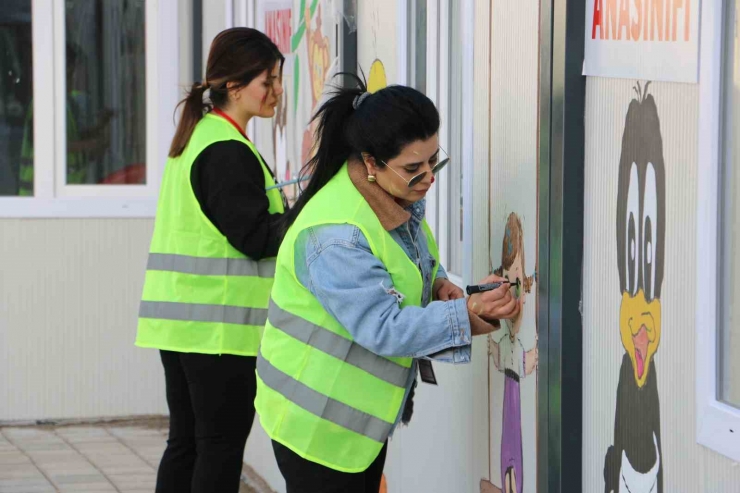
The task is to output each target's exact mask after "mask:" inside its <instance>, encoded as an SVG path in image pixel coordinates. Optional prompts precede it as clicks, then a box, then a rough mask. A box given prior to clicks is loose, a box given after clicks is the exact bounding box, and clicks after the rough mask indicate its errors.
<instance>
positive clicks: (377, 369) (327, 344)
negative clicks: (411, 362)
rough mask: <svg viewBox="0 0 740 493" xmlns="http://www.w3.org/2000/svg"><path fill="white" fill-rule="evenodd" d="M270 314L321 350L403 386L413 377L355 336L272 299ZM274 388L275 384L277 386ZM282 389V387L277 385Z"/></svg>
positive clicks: (274, 322)
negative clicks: (315, 321)
mask: <svg viewBox="0 0 740 493" xmlns="http://www.w3.org/2000/svg"><path fill="white" fill-rule="evenodd" d="M268 318H269V319H270V324H272V326H273V327H274V328H276V329H277V330H280V331H282V332H285V333H286V334H288V335H289V336H291V337H293V338H294V339H298V340H299V341H301V342H302V343H304V344H306V345H308V346H311V347H314V348H316V349H318V350H319V351H322V352H324V353H326V354H329V355H331V356H334V357H335V358H337V359H340V360H342V361H344V362H345V363H347V364H348V365H352V366H356V367H357V368H359V369H361V370H365V371H366V372H368V373H369V374H371V375H373V376H374V377H377V378H379V379H381V380H383V381H385V382H388V383H389V384H391V385H395V386H396V387H403V386H405V385H406V382H407V381H408V378H409V369H408V368H406V367H404V366H402V365H399V364H398V363H396V362H394V361H391V360H389V359H385V358H382V357H378V355H377V354H375V353H373V352H372V351H370V350H368V349H365V348H364V347H362V346H360V345H359V344H357V343H356V342H354V341H352V340H351V339H345V338H344V337H342V336H340V335H337V334H335V333H334V332H332V331H330V330H327V329H325V328H323V327H321V326H319V325H316V324H312V323H311V322H308V321H307V320H304V319H302V318H300V317H297V316H295V315H293V314H292V313H289V312H287V311H285V310H283V309H282V308H280V307H279V306H277V305H276V304H275V302H274V301H272V300H270V309H269V315H268ZM273 388H274V387H273ZM275 390H278V391H280V390H279V389H275Z"/></svg>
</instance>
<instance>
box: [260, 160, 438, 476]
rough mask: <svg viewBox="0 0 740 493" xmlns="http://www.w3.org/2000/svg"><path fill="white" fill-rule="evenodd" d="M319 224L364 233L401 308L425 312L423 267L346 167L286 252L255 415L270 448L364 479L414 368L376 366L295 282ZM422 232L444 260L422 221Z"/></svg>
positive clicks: (294, 232)
mask: <svg viewBox="0 0 740 493" xmlns="http://www.w3.org/2000/svg"><path fill="white" fill-rule="evenodd" d="M321 224H352V225H355V226H357V227H358V228H360V230H361V231H362V233H363V234H364V235H365V237H366V238H367V240H368V242H369V244H370V248H371V250H372V252H373V254H374V255H375V256H376V257H378V258H379V259H380V260H381V261H382V262H383V264H384V265H385V268H386V269H387V271H388V273H389V274H390V276H391V279H392V280H393V285H394V286H395V287H396V288H397V289H398V290H399V291H401V292H402V293H404V294H405V295H406V297H405V299H404V301H403V302H402V303H401V306H421V300H422V294H423V289H424V283H423V280H422V277H421V273H420V272H419V269H418V267H417V266H416V265H415V264H414V262H413V261H412V260H411V259H409V257H408V255H407V254H406V253H405V252H404V250H403V248H402V247H401V246H400V245H399V244H398V243H397V242H396V241H395V240H394V239H393V238H392V237H391V235H390V234H389V233H388V232H387V231H386V230H385V229H384V228H383V226H382V225H381V224H380V221H379V220H378V217H377V216H376V215H375V213H374V212H373V210H372V209H371V208H370V206H369V205H368V203H367V201H366V200H365V199H364V197H363V196H362V195H361V194H360V192H358V191H357V189H356V188H355V186H354V184H353V183H352V182H351V180H350V178H349V174H348V172H347V165H346V164H345V166H344V167H343V168H342V169H341V170H340V171H339V172H338V173H337V175H336V176H335V177H334V178H332V180H331V181H329V183H327V184H326V185H325V186H324V187H323V188H322V189H321V190H320V191H319V192H318V193H317V194H316V195H315V196H314V197H313V198H312V199H311V200H310V201H309V202H308V204H307V205H306V207H305V208H304V209H303V211H301V213H300V214H299V216H298V218H297V220H296V222H295V223H294V224H293V226H292V227H291V228H290V230H289V231H288V233H287V235H286V238H285V239H284V241H283V244H282V246H281V247H280V251H279V253H278V257H277V266H276V270H275V285H274V286H273V290H272V296H271V300H270V308H269V313H268V317H267V318H268V320H267V326H266V327H265V333H264V336H263V339H262V345H261V347H260V354H259V356H258V357H257V399H256V401H255V407H256V409H257V412H258V413H259V416H260V422H261V423H262V427H263V428H264V429H265V431H266V432H267V434H268V435H269V436H270V438H272V439H273V440H275V441H277V442H280V443H281V444H283V445H285V446H286V447H288V448H290V449H291V450H293V451H294V452H296V453H297V454H298V455H300V456H301V457H304V458H306V459H308V460H311V461H313V462H317V463H319V464H322V465H324V466H327V467H330V468H332V469H336V470H339V471H344V472H361V471H364V470H365V469H367V467H368V466H369V465H370V464H371V463H372V462H373V461H374V460H375V458H376V457H377V456H378V453H379V452H380V450H381V448H382V447H383V443H384V442H385V440H386V439H387V438H388V435H389V433H390V431H391V429H392V427H393V424H394V423H395V421H396V418H397V417H398V414H399V411H400V410H401V404H402V402H403V397H404V395H405V391H406V384H407V382H408V380H409V377H410V375H409V373H410V372H411V368H412V362H413V360H412V359H411V358H386V357H383V356H379V355H377V354H375V353H373V352H371V351H369V350H367V349H365V348H364V347H362V346H360V345H359V344H357V343H355V342H354V341H353V339H352V336H351V335H350V333H349V332H348V331H347V330H346V329H345V328H344V327H342V325H341V324H340V323H339V322H338V321H337V320H336V319H335V318H334V317H332V316H331V315H330V314H329V313H328V312H327V311H326V310H325V309H324V308H323V307H322V306H321V304H320V303H319V301H318V300H317V299H316V297H315V296H313V295H312V294H311V292H310V291H309V290H308V289H307V288H306V287H305V286H303V285H302V284H301V283H300V282H299V281H298V279H297V277H296V273H295V265H294V247H295V240H296V238H297V237H298V235H299V233H300V232H301V231H303V230H304V229H306V228H309V227H312V226H317V225H321ZM423 228H424V232H425V234H426V235H427V241H428V244H429V248H430V252H431V253H432V255H433V256H434V257H435V259H437V260H439V253H438V251H437V245H436V242H435V241H434V238H433V236H432V233H431V231H430V230H429V227H428V225H427V224H426V221H425V222H424V223H423ZM437 264H439V262H438V261H437ZM434 276H436V268H435V273H434Z"/></svg>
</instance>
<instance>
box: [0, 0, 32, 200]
mask: <svg viewBox="0 0 740 493" xmlns="http://www.w3.org/2000/svg"><path fill="white" fill-rule="evenodd" d="M31 37H32V33H31V0H3V2H2V7H1V8H0V195H33V110H32V108H33V64H32V59H31V54H32V51H33V50H32V49H31V48H32V46H31Z"/></svg>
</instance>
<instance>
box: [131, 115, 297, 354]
mask: <svg viewBox="0 0 740 493" xmlns="http://www.w3.org/2000/svg"><path fill="white" fill-rule="evenodd" d="M229 140H236V141H239V142H242V143H244V144H245V145H246V146H247V147H249V149H250V150H251V151H252V152H253V153H254V155H255V156H256V157H257V159H258V161H259V163H260V166H261V168H262V172H263V175H264V178H265V186H266V187H267V186H271V185H274V184H275V181H274V180H273V178H272V175H271V174H270V171H269V170H268V169H267V167H266V166H265V163H264V162H263V161H262V158H261V156H260V155H259V153H258V152H257V150H256V149H255V148H254V146H253V145H252V143H251V142H249V141H248V140H247V139H245V138H244V136H243V135H241V134H240V133H239V132H238V131H237V129H236V128H234V127H233V126H232V125H231V124H230V123H229V122H228V121H226V120H224V119H223V118H221V117H218V116H215V115H212V114H208V115H206V116H204V117H203V119H202V120H201V121H200V122H199V123H198V125H197V126H196V128H195V130H194V131H193V135H192V136H191V138H190V141H189V142H188V145H187V147H186V148H185V150H184V151H183V153H182V154H181V155H180V156H178V157H177V158H170V159H169V160H168V162H167V165H166V167H165V172H164V176H163V178H162V188H161V192H160V197H159V202H158V205H157V217H156V220H155V225H154V234H153V236H152V244H151V247H150V253H149V259H148V261H147V270H146V280H145V282H144V292H143V295H142V301H141V306H140V308H139V328H138V332H137V337H136V344H137V345H138V346H142V347H151V348H157V349H165V350H170V351H180V352H194V353H206V354H236V355H244V356H256V355H257V352H258V348H259V341H260V339H261V337H262V332H263V330H264V325H265V323H266V321H267V308H268V304H269V299H270V289H271V287H272V282H273V278H274V276H275V259H274V258H273V259H263V260H259V261H256V260H252V259H250V258H247V257H246V256H245V255H244V254H242V253H241V252H240V251H238V250H237V249H235V248H234V247H233V246H232V245H231V244H230V243H229V241H228V239H227V238H226V237H225V236H224V235H223V234H222V233H221V232H220V231H219V230H218V228H216V226H215V225H214V224H213V223H211V221H210V220H209V219H208V218H207V217H206V216H205V214H203V211H202V209H201V207H200V203H199V202H198V200H197V198H196V197H195V193H194V192H193V189H192V184H191V180H190V172H191V169H192V166H193V163H194V162H195V160H196V159H197V157H198V156H199V155H200V154H201V152H203V150H204V149H206V148H207V147H208V146H210V145H212V144H214V143H217V142H223V141H229ZM267 198H268V201H269V204H270V205H269V212H270V213H271V214H275V213H281V212H283V211H284V209H283V201H282V197H281V195H280V192H279V191H278V190H275V191H274V192H273V191H270V192H267Z"/></svg>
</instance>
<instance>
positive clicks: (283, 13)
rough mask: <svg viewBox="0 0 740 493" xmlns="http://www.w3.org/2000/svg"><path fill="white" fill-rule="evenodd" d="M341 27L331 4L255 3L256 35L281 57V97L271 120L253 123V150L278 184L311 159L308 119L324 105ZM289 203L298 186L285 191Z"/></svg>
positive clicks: (327, 0) (328, 0)
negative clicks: (261, 35) (272, 45)
mask: <svg viewBox="0 0 740 493" xmlns="http://www.w3.org/2000/svg"><path fill="white" fill-rule="evenodd" d="M339 22H343V17H342V15H341V13H339V12H336V11H335V10H334V2H333V1H332V0H263V1H260V0H258V1H257V29H260V30H262V31H264V32H265V33H266V34H267V35H268V36H269V37H270V38H271V39H272V40H273V41H274V42H275V44H277V46H278V47H279V48H280V51H281V52H282V53H283V55H284V56H285V64H284V66H283V89H284V93H283V97H282V98H281V101H280V103H279V105H278V107H277V108H276V115H275V118H273V119H271V120H261V121H257V122H255V123H256V126H257V136H256V139H255V140H256V142H257V147H258V148H259V149H260V151H261V152H262V153H263V155H264V158H265V160H266V162H267V163H268V165H270V164H271V165H272V168H273V172H274V173H275V175H276V177H277V179H278V181H281V182H282V181H286V180H291V179H295V178H297V177H298V174H299V172H300V169H301V167H302V166H303V164H305V163H306V162H307V161H308V159H309V158H310V157H311V152H312V149H313V141H314V139H313V135H314V131H315V128H316V124H315V123H311V117H312V116H313V114H314V113H315V111H316V110H317V109H318V107H319V106H320V105H321V103H322V102H323V98H324V88H325V86H326V84H327V82H329V81H330V80H331V78H332V77H333V75H334V74H335V73H336V72H337V71H338V67H339V59H338V57H337V43H338V40H337V39H336V37H337V32H338V30H337V29H336V25H337V24H338V23H339ZM284 191H285V194H286V196H287V197H288V199H289V200H290V201H293V200H294V199H295V197H296V194H297V192H298V187H297V185H292V186H287V187H285V189H284Z"/></svg>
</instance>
